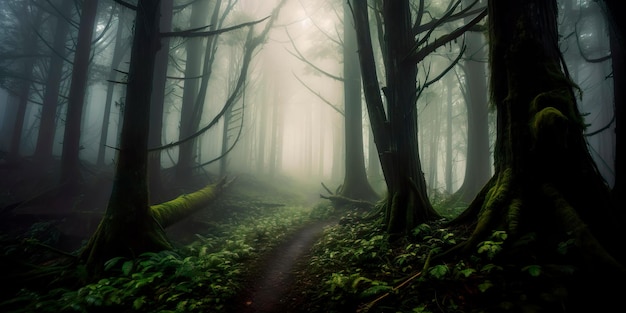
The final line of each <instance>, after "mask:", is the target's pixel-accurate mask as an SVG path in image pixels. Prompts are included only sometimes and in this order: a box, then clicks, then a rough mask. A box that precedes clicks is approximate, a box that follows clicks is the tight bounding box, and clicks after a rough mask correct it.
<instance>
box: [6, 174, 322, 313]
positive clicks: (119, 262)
mask: <svg viewBox="0 0 626 313" xmlns="http://www.w3.org/2000/svg"><path fill="white" fill-rule="evenodd" d="M259 184H260V183H259V182H256V181H253V180H250V179H249V178H248V179H246V180H243V181H241V183H240V186H239V188H234V190H233V191H232V193H231V194H230V195H226V196H224V199H223V201H221V202H220V203H218V204H217V206H218V207H219V208H220V210H221V211H225V212H228V213H225V212H221V213H220V214H221V216H217V215H216V214H211V212H210V211H211V210H207V211H208V212H205V214H204V215H203V214H202V212H200V217H196V218H195V219H194V221H193V223H200V224H201V227H200V226H195V227H192V229H194V230H197V229H199V228H204V232H201V233H195V234H192V237H193V238H190V237H189V234H187V237H185V236H183V234H182V233H181V234H179V236H176V237H175V239H173V241H174V244H175V249H174V250H171V251H162V252H158V253H143V254H141V255H139V256H137V257H136V258H134V259H129V258H124V257H116V258H113V259H110V260H109V261H108V262H107V263H106V264H105V275H104V277H102V278H100V279H99V280H97V281H93V282H89V283H86V284H83V283H81V282H83V281H85V279H86V278H87V277H86V274H85V273H84V272H83V270H84V269H83V268H82V267H81V266H78V267H77V268H74V269H70V268H69V267H64V266H62V265H59V264H54V261H52V262H53V263H50V262H51V261H49V260H50V259H52V260H55V259H58V256H56V257H51V255H54V254H55V253H58V252H60V251H50V249H52V244H53V242H52V241H54V234H55V231H54V227H45V226H46V225H48V226H49V225H50V223H40V224H36V225H34V226H33V227H32V230H31V231H30V232H28V233H27V234H24V237H22V238H21V239H16V238H12V237H9V236H6V235H4V236H3V237H2V241H3V242H2V245H3V246H4V247H5V249H4V254H3V256H2V263H3V264H5V265H7V266H9V267H8V268H11V267H13V268H15V267H18V266H19V267H20V269H19V271H18V273H17V274H15V275H14V276H13V278H14V279H24V281H26V280H27V279H30V281H31V282H33V284H29V283H28V282H25V283H24V284H21V285H20V284H18V286H21V288H19V289H15V290H13V291H14V292H13V293H5V294H4V297H3V299H2V301H1V302H0V310H1V311H3V312H111V311H124V312H129V311H132V312H207V311H211V312H220V311H223V312H226V311H227V306H226V305H227V302H228V301H230V300H232V298H233V297H235V296H236V295H237V294H238V293H239V292H240V291H241V290H242V288H244V287H245V283H246V281H247V277H246V276H247V275H251V274H252V273H250V272H249V271H250V269H251V264H253V263H254V260H256V259H259V258H261V257H262V256H263V255H264V254H265V253H267V252H268V251H270V250H272V248H273V247H275V246H276V245H277V244H278V243H280V242H281V241H283V240H285V238H287V237H289V236H290V234H291V233H292V232H293V231H294V230H296V229H298V228H300V227H302V225H305V224H307V223H309V222H313V221H315V220H319V219H322V218H325V217H327V213H328V212H323V211H321V210H319V209H317V210H315V209H314V208H313V207H311V206H304V205H303V204H302V203H303V202H302V201H303V199H302V198H300V197H299V195H298V194H290V193H288V192H285V190H277V189H275V187H274V186H262V185H259ZM273 188H274V189H273ZM261 194H262V195H261ZM202 217H204V218H207V220H203V219H202ZM208 217H211V219H212V220H213V221H211V220H210V219H208ZM190 223H192V222H191V221H188V223H187V224H186V225H184V226H183V228H184V227H185V226H186V227H189V226H190V225H191V224H190ZM174 231H175V232H182V231H181V230H180V229H177V230H174ZM42 238H48V239H50V242H45V241H42V240H41V239H42ZM176 240H178V241H176ZM69 256H71V254H69ZM46 260H47V261H46ZM45 262H48V263H45ZM5 268H7V267H5ZM64 268H65V269H64ZM22 271H24V272H22ZM46 271H47V272H55V273H56V274H55V276H52V277H53V278H50V277H51V276H49V275H48V276H46V277H48V278H49V279H48V278H47V279H45V280H44V281H46V283H44V284H34V282H42V280H37V279H36V277H33V276H35V275H37V273H42V272H46ZM41 275H43V274H41ZM54 277H56V278H57V279H54Z"/></svg>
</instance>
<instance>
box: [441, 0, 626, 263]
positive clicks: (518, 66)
mask: <svg viewBox="0 0 626 313" xmlns="http://www.w3.org/2000/svg"><path fill="white" fill-rule="evenodd" d="M489 10H490V11H489V17H490V31H489V35H490V43H491V47H490V48H491V51H490V65H491V69H492V72H491V75H492V76H491V82H492V86H491V90H492V94H493V101H494V103H495V105H496V107H497V121H498V125H497V138H496V148H495V170H496V172H495V175H494V176H493V177H492V179H491V180H490V181H489V182H488V183H487V184H486V185H485V186H484V187H483V189H482V191H481V192H480V193H479V196H478V197H476V199H475V200H474V201H473V202H472V203H471V204H470V206H469V208H468V209H467V210H466V212H471V213H464V214H462V215H461V216H459V218H458V219H457V221H464V222H469V223H475V225H476V226H475V228H474V230H473V232H472V234H471V235H470V237H469V239H468V240H467V241H465V242H463V243H461V244H460V245H459V246H457V248H455V249H453V250H452V251H454V250H456V249H458V248H461V249H463V251H465V252H472V251H473V250H474V249H475V248H476V245H477V244H478V243H479V242H481V241H484V240H489V236H490V235H491V233H492V231H494V230H502V231H505V232H506V233H507V234H508V238H507V240H506V242H505V246H504V250H503V252H502V257H505V258H506V257H509V258H510V259H509V260H511V261H514V262H519V263H522V262H524V261H526V262H533V263H532V264H537V262H541V260H543V261H545V262H551V261H549V260H552V259H547V258H549V257H560V256H556V254H557V249H556V247H557V246H558V245H559V244H560V243H562V242H564V241H566V240H568V239H570V238H571V239H572V240H574V242H575V247H574V248H572V249H573V250H575V251H574V252H572V253H575V254H574V255H575V256H579V257H580V258H582V260H584V261H583V262H582V263H581V265H580V266H581V267H583V269H584V270H590V271H592V272H595V271H597V270H600V269H602V270H601V271H603V273H604V271H607V270H609V271H614V272H613V273H616V274H624V273H625V271H624V268H623V266H621V265H620V264H619V263H618V262H617V261H616V258H617V259H618V260H622V261H623V260H624V259H623V257H622V255H623V249H622V248H621V246H619V245H617V244H616V243H617V238H618V237H617V236H616V233H615V230H616V229H618V228H617V227H618V226H617V224H616V223H617V222H616V219H615V218H614V217H613V216H612V215H611V211H610V201H609V199H610V198H609V189H608V185H607V184H606V183H605V181H604V180H603V179H602V176H601V175H600V173H599V172H598V170H597V168H596V167H595V164H594V162H593V159H592V158H591V155H590V154H589V151H588V150H587V145H586V142H585V139H584V136H583V131H584V127H585V126H584V121H583V118H582V116H581V114H580V112H579V111H578V108H577V105H576V97H575V94H574V89H575V88H576V86H575V85H574V84H573V83H572V81H571V80H570V79H569V77H568V76H567V75H566V73H564V72H563V70H562V67H564V64H563V63H562V57H561V53H560V51H559V49H558V45H557V42H558V33H557V28H556V25H557V24H556V17H557V6H556V2H555V1H544V0H533V1H528V0H517V1H508V2H502V1H490V2H489ZM614 224H615V225H614ZM529 234H533V236H534V237H536V239H535V240H533V241H532V242H531V244H528V242H527V241H528V238H529V237H528V236H529ZM522 243H523V244H522ZM520 244H522V245H520ZM513 247H515V248H513ZM533 248H536V249H537V250H531V249H533ZM550 251H552V253H550ZM597 274H598V275H603V274H602V273H597Z"/></svg>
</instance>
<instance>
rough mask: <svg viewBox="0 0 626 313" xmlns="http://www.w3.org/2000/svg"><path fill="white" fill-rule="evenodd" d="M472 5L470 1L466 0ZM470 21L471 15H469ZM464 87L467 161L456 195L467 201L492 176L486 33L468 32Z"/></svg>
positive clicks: (472, 197)
mask: <svg viewBox="0 0 626 313" xmlns="http://www.w3.org/2000/svg"><path fill="white" fill-rule="evenodd" d="M465 2H466V3H468V4H469V2H470V1H467V0H466V1H465ZM466 22H467V23H469V22H470V20H469V18H466ZM465 45H466V49H465V56H466V58H465V62H464V67H463V70H464V73H465V85H466V86H467V88H465V92H464V96H465V103H466V106H467V160H466V162H465V164H466V165H465V175H464V179H463V184H462V185H461V187H460V188H459V189H458V190H457V191H456V192H455V197H454V198H458V199H460V200H462V201H464V202H466V203H469V202H471V201H472V199H474V197H475V196H476V194H477V193H478V192H479V191H480V188H481V186H483V185H484V184H485V183H486V182H487V181H488V180H489V178H490V177H491V158H490V151H489V142H490V140H489V118H488V117H489V103H488V100H487V92H486V90H487V79H486V74H485V60H486V47H485V46H486V45H485V43H484V34H483V32H482V31H480V29H479V30H478V31H468V32H466V33H465Z"/></svg>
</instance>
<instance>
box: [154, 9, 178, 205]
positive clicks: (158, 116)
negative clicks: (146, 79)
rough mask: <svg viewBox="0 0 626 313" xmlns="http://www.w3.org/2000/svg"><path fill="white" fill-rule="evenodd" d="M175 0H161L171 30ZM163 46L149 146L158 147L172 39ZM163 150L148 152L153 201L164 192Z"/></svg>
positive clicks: (157, 65) (158, 56) (163, 41)
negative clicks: (162, 174)
mask: <svg viewBox="0 0 626 313" xmlns="http://www.w3.org/2000/svg"><path fill="white" fill-rule="evenodd" d="M173 6H174V3H173V0H161V13H162V14H161V19H160V22H159V23H160V29H161V31H162V32H169V31H171V29H172V14H173ZM160 45H161V48H160V49H159V51H157V54H156V59H155V66H154V79H153V88H154V89H153V90H152V106H151V107H150V134H149V135H148V147H158V146H160V145H161V144H162V140H161V135H162V133H163V106H164V103H165V89H166V85H167V69H168V65H169V53H170V39H169V38H168V37H165V38H161V43H160ZM161 152H162V151H161V150H158V151H153V152H150V153H148V179H149V181H150V183H149V187H150V195H152V199H150V201H151V203H155V202H159V201H161V200H162V199H161V198H159V197H158V195H159V194H162V188H163V186H162V182H161Z"/></svg>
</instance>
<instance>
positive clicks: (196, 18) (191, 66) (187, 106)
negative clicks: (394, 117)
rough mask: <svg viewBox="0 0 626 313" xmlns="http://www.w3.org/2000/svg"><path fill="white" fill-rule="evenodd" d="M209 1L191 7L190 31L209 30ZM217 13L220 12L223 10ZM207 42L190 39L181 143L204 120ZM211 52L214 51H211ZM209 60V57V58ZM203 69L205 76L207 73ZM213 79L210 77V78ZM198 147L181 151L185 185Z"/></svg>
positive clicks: (180, 168) (183, 146)
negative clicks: (206, 28) (202, 85)
mask: <svg viewBox="0 0 626 313" xmlns="http://www.w3.org/2000/svg"><path fill="white" fill-rule="evenodd" d="M208 8H209V1H206V0H201V1H194V2H193V3H192V5H191V20H190V24H189V26H190V28H191V29H193V28H198V27H205V26H206V25H207V24H206V21H207V18H208V15H207V14H206V12H208V11H209V10H208ZM215 10H218V11H219V7H218V8H216V9H215ZM205 42H206V38H204V37H200V38H189V39H188V40H187V43H186V45H185V49H186V52H187V57H186V59H185V86H184V88H183V103H182V105H181V112H180V132H179V140H182V139H184V138H186V137H188V136H190V135H191V134H193V133H194V132H196V131H197V130H198V125H199V123H200V117H201V116H202V111H203V108H204V98H205V96H204V94H202V93H200V90H199V89H200V83H201V80H203V79H208V78H209V77H206V76H205V75H204V74H206V69H205V68H203V62H202V61H203V54H202V52H203V50H205V49H209V48H207V47H206V44H205ZM209 51H210V49H209ZM207 57H208V56H207ZM203 69H204V71H205V73H203ZM209 76H210V75H209ZM196 148H197V144H196V141H195V140H191V141H189V142H186V143H183V144H181V145H180V146H179V147H178V163H177V165H176V177H177V180H179V181H181V182H182V181H185V180H186V179H189V178H190V177H191V176H192V175H191V174H192V169H193V165H194V160H195V159H196Z"/></svg>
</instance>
